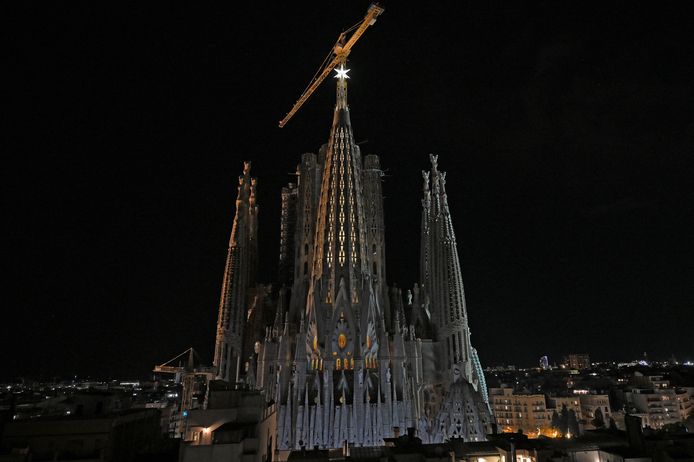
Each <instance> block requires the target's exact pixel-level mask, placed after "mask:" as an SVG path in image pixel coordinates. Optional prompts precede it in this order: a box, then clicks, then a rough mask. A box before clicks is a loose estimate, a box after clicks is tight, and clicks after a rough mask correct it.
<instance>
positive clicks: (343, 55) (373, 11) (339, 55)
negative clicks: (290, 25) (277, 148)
mask: <svg viewBox="0 0 694 462" xmlns="http://www.w3.org/2000/svg"><path fill="white" fill-rule="evenodd" d="M383 11H384V9H383V8H382V7H380V6H379V5H378V4H376V3H372V4H371V6H369V9H368V11H367V12H366V16H364V19H363V20H362V21H361V22H360V23H359V27H358V28H357V30H356V31H354V33H353V34H352V36H351V37H350V38H349V40H347V42H346V43H345V44H344V45H340V44H339V42H340V41H341V39H342V38H343V36H344V34H340V38H339V39H338V44H337V45H336V46H335V48H334V49H333V55H334V56H333V58H332V60H330V62H329V63H328V65H327V66H325V68H323V71H322V72H321V73H320V74H319V75H318V77H316V78H315V79H314V80H313V83H311V85H309V87H308V88H307V89H306V90H305V91H304V93H303V94H302V95H301V96H300V97H299V99H298V100H297V101H296V103H294V107H292V109H291V110H290V111H289V112H288V113H287V115H286V116H284V119H282V120H280V124H279V125H280V128H282V127H284V126H285V125H286V124H287V122H288V121H289V119H291V118H292V116H293V115H294V114H296V112H297V111H298V110H299V108H300V107H301V106H302V105H303V104H304V103H305V102H306V100H307V99H308V98H309V97H310V96H311V95H312V94H313V92H314V91H315V90H316V88H318V86H319V85H320V84H321V83H322V82H323V80H325V78H326V77H327V76H328V74H330V72H331V71H332V70H333V69H334V68H335V66H337V65H338V64H340V63H344V62H345V60H346V59H347V56H348V55H349V53H350V51H352V47H353V46H354V44H355V43H357V40H359V38H360V37H361V36H362V35H364V32H366V29H367V28H368V27H369V26H371V25H373V24H374V23H375V22H376V18H377V17H378V16H379V15H380V14H381V13H383Z"/></svg>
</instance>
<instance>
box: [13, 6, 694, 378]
mask: <svg viewBox="0 0 694 462" xmlns="http://www.w3.org/2000/svg"><path fill="white" fill-rule="evenodd" d="M454 5H455V6H454ZM384 6H385V9H386V11H385V13H384V14H383V16H382V17H380V18H379V19H378V22H377V23H376V24H375V25H374V26H373V27H372V28H370V29H369V30H368V31H367V32H366V34H365V35H364V36H363V37H362V39H361V40H360V41H359V43H358V44H357V45H356V47H355V49H354V51H353V52H352V54H351V56H350V62H349V66H348V67H349V68H351V71H350V77H351V78H350V81H349V83H350V87H349V102H350V107H351V112H352V123H353V126H354V134H355V137H356V139H357V141H358V142H363V144H361V149H362V153H363V154H369V153H375V154H379V155H380V156H381V165H382V167H383V168H384V170H385V172H386V177H385V178H384V181H385V182H384V185H383V189H384V195H385V196H386V199H385V202H384V204H385V205H384V207H385V217H386V251H387V257H388V258H387V274H388V282H389V284H393V283H397V284H398V286H399V287H402V288H409V287H411V286H412V284H413V283H414V282H415V281H416V280H417V277H418V275H417V272H418V266H419V221H420V210H421V206H420V198H421V192H420V191H421V175H420V170H422V169H426V168H428V154H429V153H430V152H431V153H435V154H438V155H439V156H440V157H439V165H440V168H441V170H444V171H447V172H448V177H447V178H448V186H447V187H448V196H449V203H450V206H451V210H452V216H453V220H454V224H455V231H456V236H457V239H458V249H459V251H460V256H461V264H462V268H463V278H464V283H465V289H466V298H467V308H468V314H469V325H470V328H471V331H472V342H473V345H475V347H476V348H477V350H478V351H479V354H480V358H481V361H482V365H483V367H487V366H488V365H500V364H516V365H531V364H536V363H537V359H538V358H539V357H540V356H543V355H548V356H549V357H550V363H551V362H554V361H556V360H559V359H560V358H561V356H562V355H564V354H568V353H584V352H585V353H588V354H590V355H591V358H593V359H594V360H622V359H624V360H628V359H636V358H638V357H641V355H642V354H643V352H644V351H646V352H648V354H649V357H652V358H660V359H667V358H669V357H670V356H671V355H672V354H674V355H675V356H676V357H677V358H678V359H679V360H693V359H694V349H693V345H692V341H691V339H692V325H693V324H694V322H693V321H694V315H692V312H693V311H694V287H692V281H694V264H692V261H694V244H693V243H692V239H691V230H692V223H694V186H692V178H693V177H694V175H693V174H694V160H692V155H691V154H692V147H693V146H694V89H693V88H692V83H691V82H693V81H694V58H693V57H694V40H692V38H693V37H692V31H691V28H690V27H689V26H688V24H687V23H688V21H687V18H688V15H686V14H683V12H681V11H678V10H677V8H676V6H674V5H664V6H663V5H659V6H658V9H657V10H654V9H653V8H650V9H649V8H646V7H642V6H635V5H628V9H627V7H626V6H624V5H623V4H622V3H619V2H610V3H608V4H603V5H601V6H600V7H599V8H598V9H597V10H596V9H590V8H588V7H587V6H585V5H583V4H579V3H569V4H564V5H558V4H555V3H552V2H539V3H537V4H532V5H504V6H501V7H498V8H493V7H491V6H486V5H474V4H470V3H463V4H457V3H455V4H454V3H452V2H451V3H450V5H448V4H446V3H445V2H441V3H437V4H434V5H422V6H421V7H420V8H419V9H418V10H413V9H408V8H405V7H403V6H401V5H398V4H397V3H385V5H384ZM367 7H368V2H354V3H350V4H348V5H340V6H338V5H328V6H326V5H325V4H324V3H322V2H305V3H302V4H301V5H300V6H298V7H297V5H294V4H292V5H290V4H280V5H274V4H267V3H263V4H259V5H251V4H248V3H246V4H242V5H234V6H231V5H218V6H214V7H204V6H197V7H194V9H192V8H193V7H191V9H183V8H175V7H169V8H165V9H159V8H155V7H153V6H149V5H138V6H137V7H130V8H128V9H126V8H124V7H115V6H114V7H109V6H105V5H89V6H87V7H84V6H77V5H44V6H42V7H41V9H40V10H39V7H38V6H33V7H29V9H28V10H27V11H25V12H24V13H27V14H26V17H27V18H31V21H28V20H27V21H26V25H27V27H26V28H24V29H23V31H22V32H21V33H20V34H19V35H17V36H14V37H13V38H12V39H11V43H10V45H11V47H12V52H11V53H10V62H11V64H12V66H10V69H11V71H10V72H12V73H13V75H12V77H16V79H13V80H15V82H14V85H13V86H12V87H11V88H12V90H13V93H12V95H11V100H10V103H11V107H14V106H16V110H13V111H11V112H10V113H11V114H15V113H16V117H14V116H13V117H12V118H11V120H9V122H10V124H9V133H10V137H9V138H10V140H11V143H12V144H13V145H16V148H15V149H13V150H11V151H10V155H9V156H8V159H9V163H8V165H7V167H6V172H7V174H6V176H8V178H7V179H6V181H5V188H6V193H5V194H4V198H5V200H4V202H5V209H6V214H7V216H8V217H9V219H8V220H7V226H6V246H7V247H8V248H9V249H10V252H9V255H10V259H9V262H8V268H9V269H10V272H11V279H10V280H9V281H8V287H9V288H10V299H9V301H8V303H7V304H6V314H5V322H3V328H2V335H0V337H2V338H3V340H4V341H5V342H6V343H5V344H4V347H5V351H8V352H11V354H10V355H9V360H6V361H9V364H7V365H6V367H5V368H3V371H2V376H4V378H11V377H15V376H20V375H26V376H46V377H50V376H53V375H62V376H70V375H73V374H77V375H80V376H101V377H108V376H112V377H123V378H125V377H141V376H143V375H144V374H146V373H147V371H148V370H149V369H151V367H152V366H153V365H154V364H157V363H162V362H164V361H166V360H167V359H169V358H170V357H172V356H175V355H176V354H178V353H180V352H182V351H183V350H185V349H187V348H188V347H190V346H193V347H195V348H196V349H197V350H198V351H200V353H201V354H202V356H203V358H206V359H207V360H208V361H209V362H210V363H211V361H212V350H213V346H214V332H215V326H216V318H217V309H218V297H219V291H220V287H221V281H222V273H223V269H224V259H225V257H226V245H227V242H228V238H229V233H230V231H231V222H232V219H233V212H234V201H235V194H236V184H237V176H238V175H239V174H240V173H241V170H242V162H243V161H244V160H251V161H252V162H253V167H252V173H253V175H254V176H256V177H258V194H259V198H258V201H259V205H260V218H259V219H260V238H259V239H260V244H261V251H260V252H261V278H260V279H261V280H262V281H266V282H271V281H274V280H276V272H277V258H278V244H279V206H280V195H279V193H280V188H281V187H282V185H284V184H286V183H287V182H288V181H293V177H292V176H291V175H290V173H291V172H293V171H294V168H295V165H296V163H297V162H298V161H299V158H300V155H301V153H303V152H317V151H318V149H319V148H320V146H321V144H322V143H324V142H325V141H326V140H327V137H328V134H329V129H330V122H331V114H332V109H333V108H332V105H333V102H334V83H333V80H334V79H332V77H331V78H330V79H329V80H328V79H326V82H324V83H323V85H322V87H321V88H320V89H319V90H318V91H317V92H316V93H315V94H314V95H313V96H312V98H311V99H310V100H309V101H308V103H307V104H306V105H305V106H304V107H303V108H302V109H301V110H300V111H299V113H298V114H297V115H296V116H295V117H294V118H293V119H292V120H291V121H290V122H289V123H288V124H287V126H286V127H285V128H283V129H279V128H277V121H278V120H279V119H280V118H281V117H282V116H284V114H285V113H286V112H287V111H288V110H289V109H290V107H291V104H292V103H293V102H294V100H295V99H296V98H297V97H298V96H299V94H300V92H301V90H302V89H303V88H304V86H305V85H306V83H307V82H308V80H309V79H310V77H311V76H312V75H313V73H314V72H315V70H316V68H317V67H318V65H319V64H320V62H321V60H322V59H323V57H324V55H325V53H326V52H327V51H328V49H329V47H330V46H331V45H332V43H333V42H334V41H335V39H336V37H337V35H338V34H339V32H340V31H341V30H343V29H344V28H347V27H349V26H351V25H352V24H354V23H355V22H357V21H359V20H360V19H361V18H362V17H363V15H364V13H365V11H366V9H367ZM119 8H121V9H119ZM17 19H20V20H21V19H22V17H20V18H17ZM8 118H9V117H8Z"/></svg>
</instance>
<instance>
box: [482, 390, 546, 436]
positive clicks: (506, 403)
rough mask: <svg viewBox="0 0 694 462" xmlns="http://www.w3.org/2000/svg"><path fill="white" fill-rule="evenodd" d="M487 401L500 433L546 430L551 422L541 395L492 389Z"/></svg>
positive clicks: (543, 396) (543, 397)
mask: <svg viewBox="0 0 694 462" xmlns="http://www.w3.org/2000/svg"><path fill="white" fill-rule="evenodd" d="M489 400H490V404H491V406H492V410H493V412H494V415H495V416H496V423H497V425H498V427H499V430H500V431H503V432H517V431H519V430H523V432H524V433H532V432H537V430H538V429H548V428H549V427H550V424H551V421H550V420H549V419H548V415H547V405H546V402H545V395H543V394H523V393H514V391H513V389H512V388H492V389H490V390H489Z"/></svg>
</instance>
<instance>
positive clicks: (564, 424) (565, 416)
mask: <svg viewBox="0 0 694 462" xmlns="http://www.w3.org/2000/svg"><path fill="white" fill-rule="evenodd" d="M559 431H560V432H561V434H562V435H566V433H567V432H568V431H569V410H568V409H567V408H566V404H562V405H561V412H560V413H559Z"/></svg>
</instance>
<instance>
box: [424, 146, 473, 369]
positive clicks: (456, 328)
mask: <svg viewBox="0 0 694 462" xmlns="http://www.w3.org/2000/svg"><path fill="white" fill-rule="evenodd" d="M429 159H430V161H431V170H430V172H423V177H424V199H423V201H422V206H423V211H422V249H421V259H422V262H421V271H422V274H421V278H422V282H423V285H424V290H425V298H426V299H427V300H428V302H429V303H430V310H431V313H432V317H433V319H432V321H433V323H434V325H435V326H436V330H437V332H436V334H437V337H438V339H439V341H440V342H441V345H442V348H443V351H442V357H443V358H445V359H444V361H445V367H446V369H448V370H450V369H451V368H452V367H453V366H454V365H456V364H459V365H461V366H462V367H461V369H462V370H463V373H464V375H465V378H466V379H467V380H468V381H469V382H471V383H472V382H473V373H472V370H473V364H472V362H473V361H472V352H471V349H472V346H471V344H470V330H469V328H468V323H467V308H466V304H465V290H464V287H463V276H462V272H461V267H460V259H459V256H458V245H457V242H456V238H455V232H454V230H453V221H452V219H451V213H450V209H449V207H448V197H447V194H446V173H445V172H442V171H440V170H439V169H438V156H435V155H433V154H431V155H430V156H429Z"/></svg>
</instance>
